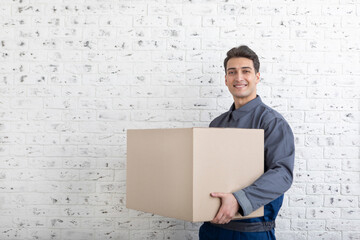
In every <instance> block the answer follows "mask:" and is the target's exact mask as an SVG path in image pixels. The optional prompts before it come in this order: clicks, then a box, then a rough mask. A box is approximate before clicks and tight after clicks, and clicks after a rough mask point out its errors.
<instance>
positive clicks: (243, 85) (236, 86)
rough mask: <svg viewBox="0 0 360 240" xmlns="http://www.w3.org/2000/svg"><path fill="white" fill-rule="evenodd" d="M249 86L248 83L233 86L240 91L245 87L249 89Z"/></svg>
mask: <svg viewBox="0 0 360 240" xmlns="http://www.w3.org/2000/svg"><path fill="white" fill-rule="evenodd" d="M247 86H248V84H247V83H236V84H234V85H233V87H234V88H238V89H241V88H244V87H247Z"/></svg>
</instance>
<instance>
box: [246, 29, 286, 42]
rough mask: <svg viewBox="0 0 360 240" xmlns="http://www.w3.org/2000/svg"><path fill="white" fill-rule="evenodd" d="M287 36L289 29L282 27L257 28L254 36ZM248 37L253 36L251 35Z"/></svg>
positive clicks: (268, 37)
mask: <svg viewBox="0 0 360 240" xmlns="http://www.w3.org/2000/svg"><path fill="white" fill-rule="evenodd" d="M287 36H289V31H288V30H286V29H284V28H280V27H278V28H271V29H269V28H258V29H256V30H255V38H260V39H284V38H287ZM249 37H250V38H253V37H252V36H251V35H250V36H249Z"/></svg>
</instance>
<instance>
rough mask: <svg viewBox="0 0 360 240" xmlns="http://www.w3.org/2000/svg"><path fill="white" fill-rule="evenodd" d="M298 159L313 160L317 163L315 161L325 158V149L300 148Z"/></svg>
mask: <svg viewBox="0 0 360 240" xmlns="http://www.w3.org/2000/svg"><path fill="white" fill-rule="evenodd" d="M297 157H298V158H305V159H311V160H313V161H315V159H322V158H323V148H320V147H306V148H298V149H297Z"/></svg>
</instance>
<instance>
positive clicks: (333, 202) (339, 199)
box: [324, 195, 358, 208]
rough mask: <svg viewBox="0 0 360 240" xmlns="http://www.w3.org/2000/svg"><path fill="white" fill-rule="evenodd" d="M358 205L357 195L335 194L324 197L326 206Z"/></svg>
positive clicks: (344, 206) (343, 206)
mask: <svg viewBox="0 0 360 240" xmlns="http://www.w3.org/2000/svg"><path fill="white" fill-rule="evenodd" d="M357 205H358V200H357V197H355V196H343V195H334V196H325V197H324V207H336V208H346V207H353V208H354V207H356V206H357Z"/></svg>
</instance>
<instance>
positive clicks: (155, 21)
mask: <svg viewBox="0 0 360 240" xmlns="http://www.w3.org/2000/svg"><path fill="white" fill-rule="evenodd" d="M133 21H134V23H133V26H134V27H149V26H152V27H165V26H166V25H167V21H168V17H167V16H161V15H159V16H156V15H153V16H147V15H135V17H134V20H133Z"/></svg>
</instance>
